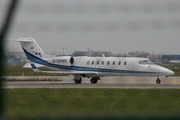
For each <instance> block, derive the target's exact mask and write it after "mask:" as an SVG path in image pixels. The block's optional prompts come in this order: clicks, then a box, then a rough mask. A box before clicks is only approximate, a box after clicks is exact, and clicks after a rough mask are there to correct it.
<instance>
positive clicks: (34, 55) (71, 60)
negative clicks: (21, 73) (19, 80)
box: [17, 38, 174, 84]
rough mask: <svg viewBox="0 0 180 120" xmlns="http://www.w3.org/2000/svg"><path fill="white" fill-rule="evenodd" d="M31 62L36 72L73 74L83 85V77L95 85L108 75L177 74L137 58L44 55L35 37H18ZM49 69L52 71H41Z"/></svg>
mask: <svg viewBox="0 0 180 120" xmlns="http://www.w3.org/2000/svg"><path fill="white" fill-rule="evenodd" d="M17 41H19V42H20V44H21V46H22V49H23V51H24V53H25V55H26V57H27V59H28V63H27V64H26V65H25V66H24V67H25V68H27V66H28V65H29V66H30V67H31V68H32V69H33V71H34V72H42V73H55V74H58V73H60V74H64V75H73V76H74V82H75V83H76V84H80V83H81V82H82V78H83V77H87V78H91V79H90V82H91V83H92V84H96V83H97V82H98V80H100V77H105V76H157V80H156V83H157V84H160V83H161V80H160V79H159V77H160V76H166V77H167V76H169V75H173V74H174V72H173V71H171V70H169V69H167V68H164V67H161V66H159V65H156V64H155V63H153V62H152V61H150V60H149V59H148V58H135V57H105V56H104V57H87V56H79V57H75V56H56V55H47V54H45V53H44V52H43V51H42V49H41V48H40V47H39V45H38V44H37V43H36V41H35V40H34V39H33V38H18V39H17ZM40 67H46V68H48V69H49V71H41V70H40Z"/></svg>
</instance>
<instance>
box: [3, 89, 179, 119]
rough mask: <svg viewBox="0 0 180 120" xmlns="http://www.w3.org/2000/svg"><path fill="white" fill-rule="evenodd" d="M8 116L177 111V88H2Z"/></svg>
mask: <svg viewBox="0 0 180 120" xmlns="http://www.w3.org/2000/svg"><path fill="white" fill-rule="evenodd" d="M4 104H5V108H4V115H5V117H6V118H8V119H25V118H26V119H27V118H29V119H35V118H38V117H40V118H47V117H48V118H56V117H63V116H65V117H72V116H73V118H81V117H86V116H88V117H94V116H96V117H98V116H103V118H106V117H108V116H125V117H131V116H138V117H142V118H146V117H147V116H150V117H155V116H158V117H165V118H166V117H169V116H171V117H172V116H179V115H180V89H73V88H72V89H69V88H68V89H52V88H51V89H50V88H43V89H4Z"/></svg>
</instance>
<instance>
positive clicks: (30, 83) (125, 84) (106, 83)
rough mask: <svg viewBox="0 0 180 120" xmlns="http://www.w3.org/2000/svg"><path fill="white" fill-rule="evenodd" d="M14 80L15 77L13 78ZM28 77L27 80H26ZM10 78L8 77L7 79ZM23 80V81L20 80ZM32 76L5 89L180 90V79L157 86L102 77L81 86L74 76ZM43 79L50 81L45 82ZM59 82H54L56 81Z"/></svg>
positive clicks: (151, 81) (132, 78) (134, 79)
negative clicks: (75, 81) (93, 82)
mask: <svg viewBox="0 0 180 120" xmlns="http://www.w3.org/2000/svg"><path fill="white" fill-rule="evenodd" d="M11 77H12V78H13V76H11ZM24 77H26V79H25V78H24ZM7 78H8V77H6V79H7ZM20 78H21V79H20ZM32 78H33V77H32V76H19V79H18V77H16V79H13V80H11V79H10V77H9V78H8V79H10V80H7V82H3V88H139V89H149V88H176V89H180V77H175V76H171V77H167V78H165V77H162V78H160V79H161V84H156V82H155V80H156V77H144V76H143V77H140V76H139V77H136V76H126V77H115V76H113V77H102V78H101V80H99V81H98V83H97V84H91V83H90V79H88V78H83V81H82V83H81V84H75V83H74V81H73V76H55V77H53V76H49V77H48V76H45V77H43V76H38V77H34V78H36V79H35V80H33V79H32ZM42 78H46V79H47V80H48V79H49V80H50V81H44V80H43V79H42ZM55 79H56V80H59V81H54V80H55Z"/></svg>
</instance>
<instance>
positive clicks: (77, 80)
mask: <svg viewBox="0 0 180 120" xmlns="http://www.w3.org/2000/svg"><path fill="white" fill-rule="evenodd" d="M98 80H100V78H99V77H93V78H91V80H90V82H91V83H92V84H96V83H97V81H98ZM81 82H82V77H81V76H79V75H78V76H75V77H74V83H75V84H81Z"/></svg>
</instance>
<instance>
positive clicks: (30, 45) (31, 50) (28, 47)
mask: <svg viewBox="0 0 180 120" xmlns="http://www.w3.org/2000/svg"><path fill="white" fill-rule="evenodd" d="M18 41H19V42H20V44H21V46H22V49H23V50H24V52H25V54H26V56H27V58H28V59H29V60H31V59H32V56H33V57H37V58H44V57H47V55H46V54H45V53H44V52H43V51H42V49H41V48H40V47H39V45H38V44H37V43H36V41H35V40H34V39H33V38H18Z"/></svg>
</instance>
